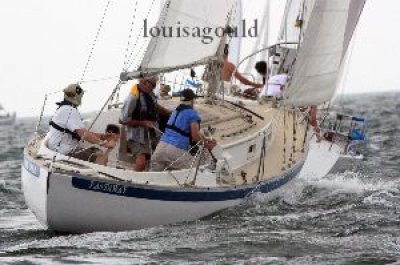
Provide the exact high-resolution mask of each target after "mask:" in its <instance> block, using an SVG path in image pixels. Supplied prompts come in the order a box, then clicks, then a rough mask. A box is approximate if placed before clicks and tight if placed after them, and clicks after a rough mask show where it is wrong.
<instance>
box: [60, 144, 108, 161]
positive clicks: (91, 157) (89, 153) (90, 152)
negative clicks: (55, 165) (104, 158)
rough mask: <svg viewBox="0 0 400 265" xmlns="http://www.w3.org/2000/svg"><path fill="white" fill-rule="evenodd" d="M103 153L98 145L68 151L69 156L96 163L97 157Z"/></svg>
mask: <svg viewBox="0 0 400 265" xmlns="http://www.w3.org/2000/svg"><path fill="white" fill-rule="evenodd" d="M101 153H102V151H101V150H100V149H99V148H97V147H89V148H76V149H75V150H74V151H72V152H70V153H68V154H67V155H68V156H71V157H74V158H77V159H80V160H84V161H89V162H92V163H94V162H95V161H96V159H97V157H98V156H99V155H100V154H101Z"/></svg>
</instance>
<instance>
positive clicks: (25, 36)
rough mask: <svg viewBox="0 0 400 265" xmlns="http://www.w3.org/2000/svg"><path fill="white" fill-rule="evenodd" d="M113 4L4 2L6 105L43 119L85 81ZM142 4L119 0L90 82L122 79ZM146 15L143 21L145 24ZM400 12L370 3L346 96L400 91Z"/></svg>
mask: <svg viewBox="0 0 400 265" xmlns="http://www.w3.org/2000/svg"><path fill="white" fill-rule="evenodd" d="M216 1H217V0H216ZM272 1H274V0H272ZM275 1H280V2H281V3H282V1H281V0H275ZM106 3H107V1H106V0H101V1H100V0H97V1H95V0H3V1H1V8H0V34H1V38H0V92H1V96H0V104H2V105H3V106H4V107H5V108H6V109H8V110H15V111H17V115H18V116H19V117H23V116H33V117H34V116H39V114H40V111H41V107H42V105H43V102H44V97H45V93H46V92H53V91H61V90H62V89H63V88H64V87H66V86H67V85H68V84H69V83H73V82H76V81H78V80H80V79H81V77H82V75H83V73H84V69H85V65H86V62H87V61H88V58H89V54H90V51H91V48H92V44H93V40H94V39H95V36H96V32H97V30H98V28H99V23H100V21H101V20H102V15H103V11H104V8H105V6H106ZM134 4H135V1H133V0H118V1H117V0H114V1H111V3H110V6H109V7H108V13H107V16H106V17H105V19H104V24H103V27H102V29H101V34H100V35H99V38H98V41H97V44H96V46H95V50H94V51H93V54H92V55H93V56H92V57H91V60H90V63H89V67H88V69H87V71H86V72H85V76H84V77H85V80H96V79H99V78H106V77H116V76H118V75H119V73H120V71H121V69H122V67H123V62H124V59H125V53H126V49H127V46H128V36H129V34H130V31H129V28H130V24H131V16H132V9H133V8H134ZM150 4H151V1H148V0H146V1H145V0H139V6H138V10H139V9H140V10H146V11H147V10H148V8H149V6H150ZM154 12H157V11H156V9H155V11H154ZM144 13H145V12H142V13H140V14H138V15H137V18H136V19H137V20H138V21H140V20H141V19H143V18H144V15H145V14H144ZM399 14H400V1H399V0H367V3H366V6H365V8H364V12H363V14H362V17H361V19H360V21H359V25H358V28H357V30H356V33H355V36H354V43H353V48H352V53H351V56H350V59H349V62H348V63H349V64H348V68H347V69H348V72H347V75H346V79H345V80H346V82H345V85H344V87H343V89H341V90H343V91H344V92H345V93H364V92H383V91H388V90H389V91H391V90H395V91H400V74H399V73H398V71H399V70H398V69H400V65H399V64H400V49H398V48H397V47H398V45H399V42H400V35H399V34H398V28H397V25H398V24H399V22H398V19H399ZM138 46H140V45H138ZM116 82H117V80H116V79H110V80H107V81H103V82H92V83H88V84H87V85H85V84H83V85H82V86H83V87H84V89H86V90H87V93H86V94H85V96H84V98H83V102H84V104H83V106H82V108H81V110H82V111H89V110H95V109H99V108H100V107H101V106H102V105H103V104H104V101H105V98H106V97H107V96H108V94H109V93H110V92H111V90H112V89H113V88H114V86H115V85H116ZM61 98H62V93H55V94H52V95H50V96H49V98H48V104H47V105H46V108H45V113H52V112H53V111H54V109H55V105H54V102H56V101H59V100H60V99H61Z"/></svg>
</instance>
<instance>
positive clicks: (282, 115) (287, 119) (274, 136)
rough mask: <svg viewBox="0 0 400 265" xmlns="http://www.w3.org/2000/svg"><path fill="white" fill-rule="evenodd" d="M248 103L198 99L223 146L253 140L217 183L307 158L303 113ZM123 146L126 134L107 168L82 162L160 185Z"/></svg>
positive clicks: (274, 172)
mask: <svg viewBox="0 0 400 265" xmlns="http://www.w3.org/2000/svg"><path fill="white" fill-rule="evenodd" d="M199 101H200V100H199ZM178 103H179V102H178V100H177V99H173V100H165V101H160V104H162V105H163V106H165V107H167V108H169V109H173V108H174V107H176V106H177V104H178ZM247 108H248V110H250V111H248V110H245V109H243V108H238V107H235V106H233V105H231V104H229V103H226V102H225V103H224V104H215V105H210V104H204V103H203V102H198V103H197V104H196V109H197V110H198V111H199V112H200V115H201V117H202V124H201V127H202V129H205V130H208V129H211V131H212V132H213V134H212V137H213V138H215V139H216V140H217V142H218V144H220V145H221V146H222V147H223V149H224V150H226V148H229V146H235V145H238V143H243V142H246V141H248V142H249V144H248V145H246V146H245V147H243V148H244V149H241V150H243V153H245V152H247V154H243V153H242V154H237V153H235V152H233V151H232V153H231V155H232V156H239V155H242V156H243V155H247V156H248V157H247V158H249V159H248V162H246V163H245V164H242V165H241V166H240V167H237V168H233V169H232V170H231V171H230V173H229V175H226V176H224V177H223V178H220V179H218V180H217V185H220V186H228V185H242V184H251V183H256V182H258V181H261V180H267V179H271V178H273V177H277V176H280V175H282V174H283V173H284V172H285V171H287V170H289V169H290V168H292V167H293V166H295V165H296V164H298V163H301V162H302V160H304V158H305V154H304V150H303V149H304V148H303V145H304V138H305V132H306V129H305V127H306V125H305V122H302V121H301V120H302V119H303V118H302V116H301V115H300V114H299V113H296V114H295V117H294V116H293V115H294V114H293V113H294V112H293V111H287V110H283V109H277V108H273V107H272V106H271V105H268V104H265V105H257V104H256V105H255V106H250V107H247ZM119 112H120V110H119V109H114V110H112V111H110V112H109V113H108V114H105V116H103V117H102V115H101V116H100V118H99V121H98V122H96V124H95V126H94V127H93V130H94V131H97V132H102V131H104V128H105V126H106V125H107V124H108V123H117V120H118V117H119ZM252 112H253V113H252ZM105 113H107V112H105ZM261 117H262V118H261ZM270 125H271V126H270ZM266 128H268V130H269V131H270V132H271V133H269V134H264V135H265V143H266V146H265V154H264V156H263V157H262V159H260V158H259V156H258V154H257V155H256V154H253V156H254V157H249V156H250V155H251V154H252V150H251V149H252V147H251V146H252V145H253V143H251V141H254V140H251V139H254V136H255V135H261V132H262V131H263V130H264V131H266ZM125 137H126V136H125ZM258 139H262V137H258ZM125 141H126V139H125ZM255 145H256V144H255V143H254V146H255ZM261 145H262V142H257V146H258V147H257V148H259V149H258V150H261ZM124 146H125V143H124V137H123V136H122V137H121V141H120V142H119V143H118V146H117V147H116V148H114V150H113V151H112V152H111V154H110V156H109V165H108V167H104V166H99V165H94V164H91V163H88V162H84V161H82V166H83V167H84V168H89V169H94V172H98V171H102V172H108V174H97V175H96V177H99V178H111V177H110V175H112V174H113V172H117V171H116V170H115V169H118V170H119V171H118V172H119V173H118V174H121V173H123V174H122V175H118V176H122V177H123V178H125V179H127V180H128V181H130V182H136V180H137V183H142V184H153V183H154V184H156V183H157V182H158V181H159V177H158V176H155V175H154V174H153V175H151V174H149V173H147V174H146V173H143V174H142V173H141V175H137V174H132V171H133V169H132V158H131V157H129V156H128V157H127V156H126V149H124ZM37 148H38V145H32V146H29V147H28V153H32V154H35V153H36V151H37ZM232 150H233V149H232ZM124 152H125V153H124ZM35 161H36V162H38V163H39V164H41V165H42V166H46V165H48V163H49V160H46V159H42V158H40V157H37V158H36V159H35ZM68 161H71V165H72V166H75V165H74V164H76V163H80V161H79V160H76V159H71V160H68ZM68 161H67V162H68ZM78 168H79V167H78ZM107 170H108V171H107ZM121 170H122V171H121ZM174 174H175V173H174ZM186 174H187V173H186ZM171 175H172V174H171ZM139 176H142V177H139ZM185 176H186V175H185ZM186 178H187V177H186ZM147 179H148V180H147ZM167 179H168V180H167V181H165V182H164V184H161V185H177V181H175V180H173V179H172V178H171V177H169V178H167Z"/></svg>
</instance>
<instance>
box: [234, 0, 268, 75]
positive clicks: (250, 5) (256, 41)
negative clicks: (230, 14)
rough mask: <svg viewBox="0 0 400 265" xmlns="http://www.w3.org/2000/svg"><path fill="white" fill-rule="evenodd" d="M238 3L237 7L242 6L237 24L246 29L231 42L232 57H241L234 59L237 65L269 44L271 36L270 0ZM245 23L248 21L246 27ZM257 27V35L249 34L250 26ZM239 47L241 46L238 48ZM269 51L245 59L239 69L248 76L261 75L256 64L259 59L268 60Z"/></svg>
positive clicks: (250, 0) (248, 0)
mask: <svg viewBox="0 0 400 265" xmlns="http://www.w3.org/2000/svg"><path fill="white" fill-rule="evenodd" d="M237 2H240V4H239V3H237V4H236V9H238V8H240V14H241V17H240V19H236V23H238V24H237V25H234V26H237V27H238V28H240V29H244V30H245V32H242V33H243V34H241V36H239V37H238V38H232V40H231V43H230V49H229V50H230V51H229V53H230V59H231V61H232V59H233V58H235V57H236V58H239V60H233V61H232V62H233V63H235V64H236V65H237V64H238V62H239V61H240V60H241V59H243V58H245V57H246V56H248V55H250V54H252V53H254V52H256V51H258V50H260V49H262V48H265V47H267V46H268V38H269V23H270V15H269V13H270V11H269V10H270V0H241V1H237ZM243 23H246V28H244V27H243ZM250 27H251V28H253V29H254V28H256V31H257V36H256V37H253V36H250V34H248V33H249V32H248V30H249V28H250ZM238 47H239V48H238ZM266 59H267V52H262V53H259V54H257V55H256V56H253V57H251V58H250V59H249V60H246V61H244V62H243V63H242V64H241V65H240V66H239V69H238V71H239V72H240V73H243V74H245V76H246V77H247V78H249V75H252V76H253V77H254V78H257V77H259V76H258V74H257V72H256V71H255V69H254V65H255V63H256V62H257V61H260V60H266Z"/></svg>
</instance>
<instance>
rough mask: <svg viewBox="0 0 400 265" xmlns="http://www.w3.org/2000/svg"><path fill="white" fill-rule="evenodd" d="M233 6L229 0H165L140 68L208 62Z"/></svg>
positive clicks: (171, 67) (174, 67)
mask: <svg viewBox="0 0 400 265" xmlns="http://www.w3.org/2000/svg"><path fill="white" fill-rule="evenodd" d="M232 6H233V5H232V1H231V0H219V1H215V0H201V1H198V0H167V1H166V3H165V6H164V9H163V11H162V13H161V16H160V19H159V21H158V23H157V26H156V27H157V29H153V31H154V32H153V34H152V35H153V36H152V39H151V41H150V43H149V46H148V48H147V51H146V53H145V55H144V58H143V60H142V63H141V65H140V70H141V71H145V72H146V71H147V72H151V71H158V70H160V69H180V68H186V67H188V66H190V65H195V64H200V63H207V62H208V61H209V60H210V59H212V58H214V57H215V55H216V52H217V50H218V47H219V45H220V39H221V36H222V35H223V34H221V33H222V31H223V30H224V28H225V27H226V26H227V24H228V22H229V19H230V15H231V12H232ZM156 33H159V34H158V35H159V36H154V35H157V34H156ZM150 34H151V32H149V35H150Z"/></svg>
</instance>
